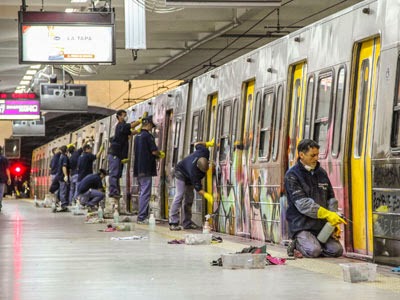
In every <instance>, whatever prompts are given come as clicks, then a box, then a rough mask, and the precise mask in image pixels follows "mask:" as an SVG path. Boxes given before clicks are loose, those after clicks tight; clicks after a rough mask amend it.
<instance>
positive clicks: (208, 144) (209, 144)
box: [206, 138, 215, 147]
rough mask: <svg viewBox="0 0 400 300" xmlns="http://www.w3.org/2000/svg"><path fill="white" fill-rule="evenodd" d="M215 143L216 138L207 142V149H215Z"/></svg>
mask: <svg viewBox="0 0 400 300" xmlns="http://www.w3.org/2000/svg"><path fill="white" fill-rule="evenodd" d="M214 144H215V141H214V138H213V139H212V140H211V141H208V142H206V147H214Z"/></svg>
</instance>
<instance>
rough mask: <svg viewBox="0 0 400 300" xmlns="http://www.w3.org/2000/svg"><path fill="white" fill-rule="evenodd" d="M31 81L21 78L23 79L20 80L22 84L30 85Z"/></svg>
mask: <svg viewBox="0 0 400 300" xmlns="http://www.w3.org/2000/svg"><path fill="white" fill-rule="evenodd" d="M30 83H31V82H30V80H21V81H20V82H19V84H20V85H28V84H30Z"/></svg>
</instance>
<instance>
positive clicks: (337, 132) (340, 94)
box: [332, 67, 346, 157]
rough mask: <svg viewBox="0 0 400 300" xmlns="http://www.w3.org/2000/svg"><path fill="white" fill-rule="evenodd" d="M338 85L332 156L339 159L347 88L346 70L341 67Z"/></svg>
mask: <svg viewBox="0 0 400 300" xmlns="http://www.w3.org/2000/svg"><path fill="white" fill-rule="evenodd" d="M337 78H338V79H337V85H336V99H335V106H334V107H335V111H334V116H335V117H334V118H335V119H334V121H333V122H334V124H333V141H332V155H333V156H334V157H338V155H339V152H340V142H341V139H340V136H341V132H342V120H343V103H344V94H345V92H344V91H345V88H346V69H345V67H341V68H340V69H339V72H338V77H337Z"/></svg>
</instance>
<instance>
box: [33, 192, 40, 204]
mask: <svg viewBox="0 0 400 300" xmlns="http://www.w3.org/2000/svg"><path fill="white" fill-rule="evenodd" d="M33 204H35V206H39V205H38V202H37V196H36V195H35V197H34V198H33Z"/></svg>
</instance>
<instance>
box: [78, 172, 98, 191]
mask: <svg viewBox="0 0 400 300" xmlns="http://www.w3.org/2000/svg"><path fill="white" fill-rule="evenodd" d="M101 188H103V182H102V181H101V177H100V175H99V174H90V175H88V176H86V177H85V178H83V180H82V181H81V182H80V183H79V185H78V194H84V193H86V192H87V191H88V190H89V189H94V190H98V189H101Z"/></svg>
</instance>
